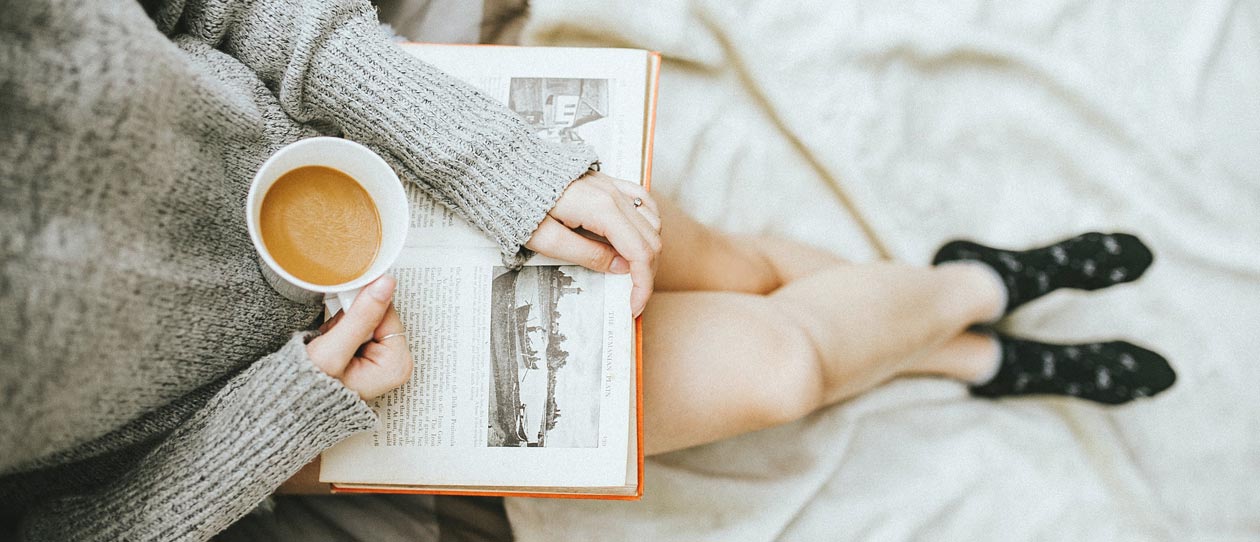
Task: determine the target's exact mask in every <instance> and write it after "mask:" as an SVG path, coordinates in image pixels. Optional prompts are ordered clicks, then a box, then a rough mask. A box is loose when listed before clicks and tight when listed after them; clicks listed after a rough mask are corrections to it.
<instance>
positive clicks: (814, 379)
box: [644, 264, 1001, 453]
mask: <svg viewBox="0 0 1260 542" xmlns="http://www.w3.org/2000/svg"><path fill="white" fill-rule="evenodd" d="M998 288H999V286H998V284H997V283H996V281H995V280H994V279H993V278H992V277H991V276H990V275H989V274H987V272H986V271H984V270H982V269H979V268H977V267H973V266H961V265H960V266H945V267H940V268H915V267H911V266H906V265H900V264H866V265H844V266H835V267H829V268H827V269H825V270H822V271H818V272H815V273H812V274H809V275H807V276H805V277H804V278H801V279H798V280H794V281H790V282H788V283H787V284H786V285H784V286H782V287H780V288H778V289H777V290H774V291H773V293H771V294H770V295H757V294H747V293H736V292H678V293H670V292H662V293H658V294H657V295H656V297H654V298H653V300H652V302H651V303H650V304H649V305H648V309H647V312H646V313H645V314H644V327H645V330H644V333H645V336H646V337H648V340H647V341H646V342H645V352H644V360H645V363H646V366H645V370H644V376H645V379H646V382H645V388H644V393H645V404H646V410H645V413H644V416H645V422H646V430H647V433H648V435H647V437H646V444H647V446H648V452H649V453H660V452H665V451H670V450H676V449H679V448H684V447H688V446H693V445H696V444H702V443H706V442H711V441H714V440H718V439H721V438H725V437H730V436H734V435H738V434H741V433H745V432H749V431H755V430H757V429H762V428H765V427H770V426H773V425H777V424H781V423H786V422H789V421H792V420H795V419H797V418H800V417H802V416H805V415H806V414H809V413H810V412H813V411H814V410H816V409H818V408H820V407H822V406H824V405H828V404H832V403H835V402H839V401H842V400H844V399H847V398H850V397H853V396H854V395H857V394H859V393H861V392H864V391H867V390H869V389H871V388H873V387H875V386H877V385H879V384H881V383H883V382H885V381H887V380H889V379H891V378H893V377H896V376H898V375H902V374H911V373H923V372H932V373H937V374H946V375H950V376H960V375H962V374H964V373H965V370H963V369H958V370H955V369H954V368H953V367H952V365H951V364H950V363H949V362H948V360H950V359H957V360H959V361H960V362H961V361H966V362H968V363H969V362H971V361H972V360H970V359H967V357H968V355H969V354H967V352H982V349H976V348H971V349H967V348H965V345H961V344H960V345H955V344H953V342H951V339H954V338H955V337H958V336H959V334H960V333H962V332H963V331H964V330H965V329H966V327H967V326H968V325H970V324H972V323H974V322H976V321H980V320H984V319H987V318H989V317H991V316H992V315H993V314H994V313H995V312H996V311H998V310H999V308H1000V304H1001V292H1000V290H999V289H998ZM942 346H945V347H946V348H945V351H946V352H953V353H956V354H958V355H957V356H953V357H951V355H950V354H940V355H934V353H935V352H937V351H938V350H940V349H941V348H942ZM973 346H974V345H973Z"/></svg>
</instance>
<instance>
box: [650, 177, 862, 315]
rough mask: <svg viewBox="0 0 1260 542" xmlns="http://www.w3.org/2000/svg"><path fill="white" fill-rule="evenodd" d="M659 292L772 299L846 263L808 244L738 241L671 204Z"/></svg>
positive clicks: (664, 208) (664, 218)
mask: <svg viewBox="0 0 1260 542" xmlns="http://www.w3.org/2000/svg"><path fill="white" fill-rule="evenodd" d="M657 205H659V206H660V210H661V222H662V224H664V225H665V227H664V228H663V229H662V232H661V233H662V236H663V237H664V239H663V241H664V242H663V248H662V251H661V256H660V266H659V270H658V271H657V274H656V290H657V291H658V292H686V291H714V290H716V291H727V292H745V293H750V294H768V293H770V292H773V291H775V290H777V289H779V287H781V286H783V285H784V284H786V283H788V282H790V281H792V280H795V279H798V278H801V277H804V276H806V275H809V274H812V273H814V272H817V271H820V270H822V269H826V268H829V267H835V266H838V265H842V264H844V263H846V262H845V261H844V260H842V259H840V258H839V257H837V256H836V255H834V254H832V253H830V252H827V251H825V250H821V249H818V248H814V247H811V246H808V245H805V244H803V243H799V242H796V241H791V240H787V239H779V238H772V237H764V236H732V235H726V234H723V233H721V232H717V231H713V230H711V229H709V228H708V227H706V226H704V225H703V224H700V223H699V222H696V221H695V220H694V219H692V218H691V217H690V216H687V214H686V213H683V212H682V211H681V210H680V209H678V208H677V207H676V206H674V204H673V202H670V201H668V200H665V199H659V200H657Z"/></svg>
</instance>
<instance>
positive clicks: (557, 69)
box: [320, 46, 647, 487]
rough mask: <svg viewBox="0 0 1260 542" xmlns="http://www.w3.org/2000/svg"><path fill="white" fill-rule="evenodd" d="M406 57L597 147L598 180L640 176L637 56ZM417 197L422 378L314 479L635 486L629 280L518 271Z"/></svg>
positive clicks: (391, 399)
mask: <svg viewBox="0 0 1260 542" xmlns="http://www.w3.org/2000/svg"><path fill="white" fill-rule="evenodd" d="M411 50H412V51H413V52H418V54H419V55H420V56H421V57H422V58H424V59H425V60H427V61H430V62H431V63H433V64H435V65H437V66H438V67H440V68H444V69H447V70H448V71H449V72H450V73H452V75H455V76H457V77H461V78H464V79H466V80H469V81H470V82H471V83H472V84H474V85H476V86H478V87H479V88H481V89H482V90H483V91H486V92H488V93H490V95H491V96H493V97H496V98H498V99H501V100H503V101H504V102H505V103H508V104H509V106H510V107H512V108H513V109H514V110H517V111H518V112H519V113H521V114H522V115H523V116H524V117H525V118H526V119H527V120H529V121H530V122H531V123H535V126H536V127H538V129H539V133H540V135H541V136H542V137H548V138H554V139H557V140H559V141H565V142H569V143H577V142H582V143H585V144H588V145H591V146H593V147H594V148H595V150H596V152H597V153H598V155H599V157H600V159H601V165H602V169H603V171H605V172H607V173H608V174H610V175H614V176H618V177H621V178H625V179H632V180H641V178H642V158H643V129H644V126H643V111H644V107H645V99H646V92H647V89H646V88H645V87H646V83H645V79H644V70H645V62H646V59H645V55H644V53H643V52H642V51H618V50H610V51H595V50H576V51H580V52H581V54H577V55H573V54H566V53H565V52H566V51H574V50H570V49H561V50H555V49H548V50H540V49H531V48H476V47H473V48H470V47H452V46H421V47H414V48H413V49H411ZM504 52H510V54H508V55H506V56H504V55H503V53H504ZM579 60H581V61H580V62H579ZM557 103H559V105H556V104H557ZM539 108H541V110H539ZM408 198H409V200H410V204H411V210H412V220H411V229H410V231H409V234H408V240H407V247H406V248H405V249H404V250H403V253H402V255H401V256H400V257H399V260H398V262H397V263H396V264H395V266H394V268H393V270H392V271H391V272H392V273H393V274H394V276H395V277H397V279H398V291H397V294H396V296H395V306H396V307H397V309H398V311H399V315H400V317H401V318H402V319H403V322H404V324H405V326H406V328H407V340H408V341H409V347H410V348H411V351H412V354H413V357H414V359H415V363H416V366H415V371H414V372H413V374H412V377H411V379H410V380H409V381H408V382H407V383H405V384H404V385H403V386H402V387H400V388H399V389H398V390H395V391H394V392H391V393H389V394H386V395H384V396H382V397H380V398H378V399H376V400H375V401H373V403H372V407H373V409H374V410H375V411H376V412H377V414H378V416H379V417H380V421H379V423H378V425H377V427H376V428H375V429H373V430H372V431H369V432H365V433H361V434H357V435H354V436H352V437H351V438H349V439H347V440H346V441H343V442H342V443H340V444H338V445H337V446H335V447H334V448H332V449H330V450H329V451H327V452H325V454H324V456H323V461H322V468H321V475H320V479H321V480H323V481H325V482H334V483H338V482H340V483H347V484H412V485H448V486H479V485H481V486H486V485H493V486H522V487H529V486H538V487H548V486H552V487H554V486H572V487H620V486H623V485H625V483H626V480H627V478H628V475H627V463H628V462H633V461H634V460H635V453H634V451H635V449H636V448H635V443H634V442H633V439H631V438H630V434H631V433H632V432H633V430H634V414H635V413H634V411H633V406H634V400H635V396H634V392H635V385H634V377H635V374H634V371H635V364H634V347H633V344H632V343H633V339H634V337H633V333H632V329H633V320H632V318H631V316H630V304H629V299H630V289H631V281H630V278H629V276H627V275H605V274H602V273H595V272H591V271H588V270H586V269H584V268H581V267H578V266H573V265H568V264H564V263H563V262H558V261H554V260H549V259H546V258H542V257H535V258H533V259H532V260H531V261H530V262H529V263H528V264H527V266H526V267H525V268H524V269H522V270H517V271H513V270H509V269H507V268H505V267H503V264H502V260H501V257H500V255H499V252H498V248H497V245H496V244H495V243H494V242H493V241H492V240H490V239H488V238H487V237H486V236H484V235H483V234H482V233H481V232H480V231H478V230H477V229H476V228H474V227H473V226H471V225H470V224H468V223H466V222H464V221H463V220H462V219H461V218H459V217H458V216H457V215H455V214H454V213H452V212H451V211H450V210H448V209H445V208H444V207H442V206H441V205H439V204H437V203H436V202H434V201H433V200H432V199H430V198H429V197H428V196H427V195H425V194H424V192H423V191H422V190H420V189H419V188H416V187H414V186H412V187H408ZM329 309H330V314H331V313H335V312H336V310H337V309H338V307H336V306H335V304H334V305H330V306H329ZM627 450H629V451H630V452H629V456H628V455H627V454H628V452H627Z"/></svg>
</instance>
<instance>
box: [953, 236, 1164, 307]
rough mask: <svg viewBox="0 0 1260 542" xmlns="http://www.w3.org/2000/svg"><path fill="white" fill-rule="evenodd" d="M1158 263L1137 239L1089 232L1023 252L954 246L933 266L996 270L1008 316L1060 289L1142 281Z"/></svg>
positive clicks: (975, 245)
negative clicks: (975, 265) (970, 264)
mask: <svg viewBox="0 0 1260 542" xmlns="http://www.w3.org/2000/svg"><path fill="white" fill-rule="evenodd" d="M1154 258H1155V257H1154V255H1153V254H1151V251H1150V249H1148V248H1146V245H1144V244H1142V241H1141V240H1139V239H1138V238H1137V237H1134V236H1132V235H1129V234H1127V233H1112V234H1103V233H1097V232H1090V233H1086V234H1083V235H1078V236H1076V237H1073V238H1071V239H1067V240H1065V241H1060V242H1058V243H1055V244H1053V245H1050V246H1047V247H1042V248H1036V249H1032V250H1024V251H1013V250H1001V249H996V248H991V247H987V246H984V245H981V244H978V243H973V242H971V241H950V242H949V243H946V244H945V246H943V247H941V249H940V250H939V251H937V252H936V257H934V258H932V264H933V265H940V264H943V263H947V262H956V261H966V260H973V261H978V262H981V263H984V264H985V265H987V266H988V267H990V268H992V269H993V270H994V271H996V272H997V275H998V278H1000V279H1001V280H1002V283H1003V284H1005V285H1006V294H1007V295H1006V311H1005V312H1006V313H1010V312H1011V311H1013V310H1015V308H1016V307H1019V306H1020V305H1023V304H1024V303H1027V302H1029V301H1032V300H1034V299H1037V298H1039V297H1041V296H1043V295H1046V294H1048V293H1050V292H1053V291H1055V290H1057V289H1059V288H1076V289H1080V290H1098V289H1100V288H1106V287H1108V286H1112V285H1115V284H1120V283H1122V282H1130V281H1133V280H1137V278H1138V277H1140V276H1142V273H1145V272H1146V268H1148V267H1150V265H1151V262H1152V261H1153V260H1154Z"/></svg>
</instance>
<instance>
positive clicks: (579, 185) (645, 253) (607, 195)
mask: <svg viewBox="0 0 1260 542" xmlns="http://www.w3.org/2000/svg"><path fill="white" fill-rule="evenodd" d="M618 182H620V181H616V180H615V179H612V178H611V177H608V176H606V175H602V174H598V173H595V174H589V175H587V176H585V177H583V178H582V179H579V180H578V181H576V182H574V183H573V184H571V185H569V188H568V189H566V190H565V193H564V194H563V195H561V197H560V200H559V201H557V202H556V206H555V208H553V209H552V216H554V217H555V218H556V219H557V220H559V221H560V223H561V224H562V225H563V226H565V227H568V228H579V227H580V228H583V229H586V230H588V231H590V232H592V233H595V234H597V235H601V236H603V237H604V238H605V239H607V240H608V242H609V243H610V244H611V245H612V246H613V249H614V250H616V252H617V253H618V254H619V255H620V256H621V257H623V258H625V259H626V261H627V262H629V267H630V277H631V279H632V280H633V281H634V288H633V289H632V290H631V294H630V305H631V307H632V308H633V310H634V314H635V315H636V316H637V315H638V314H640V313H641V312H643V308H644V307H645V306H646V305H647V301H648V298H650V297H651V295H652V288H653V280H654V276H655V273H656V271H655V270H656V257H657V255H659V254H660V249H661V240H660V233H659V231H658V228H657V225H656V224H654V223H652V222H651V220H650V219H649V218H647V216H646V215H648V214H651V215H652V216H655V217H658V216H659V215H656V214H655V213H652V212H651V209H655V208H656V205H655V202H652V201H651V198H650V197H646V198H645V197H644V196H646V195H647V194H646V192H640V191H638V190H634V189H633V188H631V187H629V186H625V187H619V186H618V185H617V183H618ZM631 195H633V197H629V196H631ZM635 197H637V198H641V199H643V205H642V206H640V207H639V208H636V207H634V204H633V201H634V198H635ZM648 205H651V207H650V208H649V210H648V211H647V212H640V211H639V209H641V208H643V207H646V206H648ZM657 220H659V218H657ZM658 223H659V222H658Z"/></svg>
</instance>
